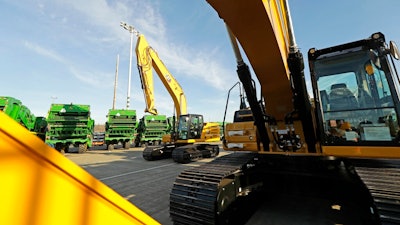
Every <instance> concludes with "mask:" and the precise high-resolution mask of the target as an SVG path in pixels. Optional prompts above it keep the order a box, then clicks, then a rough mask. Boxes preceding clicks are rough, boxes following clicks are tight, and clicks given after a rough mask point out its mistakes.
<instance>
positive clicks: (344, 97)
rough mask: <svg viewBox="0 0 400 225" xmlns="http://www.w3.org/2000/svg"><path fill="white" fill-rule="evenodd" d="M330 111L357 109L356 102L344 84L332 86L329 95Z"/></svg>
mask: <svg viewBox="0 0 400 225" xmlns="http://www.w3.org/2000/svg"><path fill="white" fill-rule="evenodd" d="M329 103H330V110H345V109H353V108H358V102H357V99H356V97H355V96H354V95H353V93H352V92H351V91H350V90H349V89H348V88H347V86H346V84H345V83H339V84H333V85H332V86H331V92H330V93H329Z"/></svg>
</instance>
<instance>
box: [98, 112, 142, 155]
mask: <svg viewBox="0 0 400 225" xmlns="http://www.w3.org/2000/svg"><path fill="white" fill-rule="evenodd" d="M107 118H108V119H107V122H106V125H105V129H106V132H105V137H104V141H105V143H106V145H107V149H108V150H113V149H114V147H115V145H116V144H118V143H121V144H122V145H123V147H124V148H125V149H129V148H130V146H131V143H132V141H133V140H135V137H136V126H137V118H136V110H129V109H110V110H109V111H108V115H107Z"/></svg>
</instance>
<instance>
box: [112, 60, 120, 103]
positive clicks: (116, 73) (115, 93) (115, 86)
mask: <svg viewBox="0 0 400 225" xmlns="http://www.w3.org/2000/svg"><path fill="white" fill-rule="evenodd" d="M118 66H119V54H118V55H117V65H116V68H115V80H114V98H113V106H112V109H115V101H116V99H117V86H118Z"/></svg>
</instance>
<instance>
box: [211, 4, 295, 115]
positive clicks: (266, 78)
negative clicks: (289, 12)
mask: <svg viewBox="0 0 400 225" xmlns="http://www.w3.org/2000/svg"><path fill="white" fill-rule="evenodd" d="M207 2H208V3H209V4H210V5H211V6H212V7H213V8H214V9H215V10H216V11H217V13H218V15H219V16H220V17H221V18H222V19H223V20H224V22H225V23H226V24H227V26H228V27H229V28H230V30H231V31H232V33H233V35H234V36H235V37H237V39H238V41H239V43H240V45H241V46H242V47H243V50H244V51H245V53H246V55H247V58H248V59H249V61H250V64H251V66H252V68H253V70H254V72H255V74H256V75H257V78H258V80H259V82H260V83H261V84H263V86H262V90H261V91H262V94H263V97H264V99H265V102H266V103H267V104H268V106H269V107H268V108H267V109H266V110H267V113H268V114H272V115H274V116H275V117H276V119H277V120H280V119H283V116H282V115H284V114H286V113H287V112H290V111H291V110H292V109H293V104H292V96H291V95H290V94H288V93H291V87H290V84H289V82H287V81H288V79H289V68H288V63H287V58H288V54H289V44H290V39H289V33H288V27H287V23H286V16H285V13H284V12H285V8H284V2H283V1H282V0H281V1H238V0H236V1H230V0H207ZM238 15H240V16H238ZM279 56H280V57H279Z"/></svg>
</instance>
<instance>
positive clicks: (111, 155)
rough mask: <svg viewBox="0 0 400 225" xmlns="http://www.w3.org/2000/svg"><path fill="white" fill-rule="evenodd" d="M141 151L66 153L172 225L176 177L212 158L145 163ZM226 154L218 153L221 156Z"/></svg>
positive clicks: (93, 173) (139, 149) (90, 171)
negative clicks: (170, 213) (170, 206)
mask: <svg viewBox="0 0 400 225" xmlns="http://www.w3.org/2000/svg"><path fill="white" fill-rule="evenodd" d="M142 150H143V148H131V149H129V150H122V149H121V150H120V149H116V150H113V151H107V150H89V151H88V152H86V153H84V154H77V153H67V154H66V157H67V158H69V159H70V160H72V161H73V162H75V163H76V164H78V165H80V166H81V167H82V168H84V169H85V170H86V171H88V172H89V173H91V174H92V175H93V176H95V177H96V178H98V179H99V180H101V181H102V182H104V183H105V184H106V185H108V186H109V187H111V188H112V189H113V190H115V191H116V192H118V193H119V194H120V195H121V196H123V197H124V198H126V199H128V200H129V201H130V202H132V203H133V204H134V205H136V206H137V207H138V208H140V209H142V210H143V211H144V212H146V213H147V214H149V215H150V216H152V217H153V218H154V219H156V220H157V221H159V222H160V223H161V224H165V225H168V224H172V222H171V220H170V218H169V193H170V191H171V188H172V185H173V182H174V181H175V178H176V176H178V174H179V173H180V172H181V171H182V170H184V169H185V168H188V167H189V166H198V165H200V164H203V163H205V162H208V161H210V160H211V159H203V160H200V161H198V162H194V163H190V164H178V163H175V162H174V161H173V160H172V159H163V160H158V161H146V160H144V159H143V157H142ZM225 154H227V153H226V152H221V154H220V155H225Z"/></svg>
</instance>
